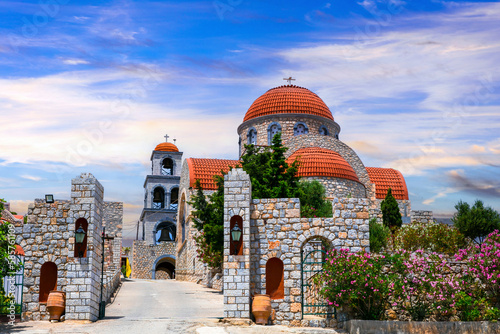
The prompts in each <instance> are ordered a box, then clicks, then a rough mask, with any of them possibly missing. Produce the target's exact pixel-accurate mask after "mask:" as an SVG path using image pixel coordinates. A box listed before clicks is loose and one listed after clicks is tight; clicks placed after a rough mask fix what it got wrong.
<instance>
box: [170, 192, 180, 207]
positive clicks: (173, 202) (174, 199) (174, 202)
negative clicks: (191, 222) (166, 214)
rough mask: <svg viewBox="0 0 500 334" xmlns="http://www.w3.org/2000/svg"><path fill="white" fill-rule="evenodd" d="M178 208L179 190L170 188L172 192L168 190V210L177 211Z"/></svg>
mask: <svg viewBox="0 0 500 334" xmlns="http://www.w3.org/2000/svg"><path fill="white" fill-rule="evenodd" d="M178 206H179V188H172V190H170V205H169V207H168V208H169V209H170V210H177V207H178Z"/></svg>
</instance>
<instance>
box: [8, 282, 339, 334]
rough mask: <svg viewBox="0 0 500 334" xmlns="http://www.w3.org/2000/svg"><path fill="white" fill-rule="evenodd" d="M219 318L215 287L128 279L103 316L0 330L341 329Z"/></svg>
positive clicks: (34, 333)
mask: <svg viewBox="0 0 500 334" xmlns="http://www.w3.org/2000/svg"><path fill="white" fill-rule="evenodd" d="M221 318H223V295H222V293H221V292H219V291H216V290H213V289H208V288H205V287H203V286H201V285H199V284H195V283H191V282H180V281H176V280H126V281H124V282H123V284H122V286H121V288H120V290H119V292H118V295H117V296H116V299H115V300H114V302H113V303H112V304H111V305H108V307H106V317H105V318H104V319H103V320H100V321H97V322H79V321H64V322H58V323H50V322H49V321H30V322H23V323H16V325H15V326H6V324H0V333H2V334H3V333H30V334H49V333H50V334H52V333H54V334H56V333H78V334H114V333H116V334H124V333H140V334H149V333H151V334H153V333H154V334H156V333H197V334H212V333H213V334H224V333H229V334H237V333H242V334H253V333H259V334H266V333H309V334H313V333H319V334H322V333H324V334H327V333H332V334H335V333H339V332H338V331H335V330H332V329H319V328H289V327H285V326H265V327H264V326H258V325H252V326H248V325H238V324H225V323H222V322H219V319H221Z"/></svg>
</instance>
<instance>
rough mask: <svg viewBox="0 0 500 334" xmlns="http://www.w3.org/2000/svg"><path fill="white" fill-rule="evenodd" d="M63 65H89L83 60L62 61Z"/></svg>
mask: <svg viewBox="0 0 500 334" xmlns="http://www.w3.org/2000/svg"><path fill="white" fill-rule="evenodd" d="M63 63H64V64H66V65H82V64H89V62H88V61H86V60H83V59H64V60H63Z"/></svg>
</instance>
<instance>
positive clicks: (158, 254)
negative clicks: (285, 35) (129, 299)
mask: <svg viewBox="0 0 500 334" xmlns="http://www.w3.org/2000/svg"><path fill="white" fill-rule="evenodd" d="M237 132H238V136H239V152H240V156H241V155H242V154H243V153H244V150H245V148H244V145H245V144H254V145H258V146H268V145H270V144H271V139H272V138H273V136H274V135H275V134H276V133H278V132H281V136H282V141H283V145H284V146H285V147H287V148H288V151H287V153H286V156H287V159H288V162H290V163H291V162H292V161H294V160H295V159H298V160H299V161H300V165H299V169H298V176H300V177H301V178H303V179H307V180H318V181H319V182H321V183H322V184H323V185H324V186H325V188H326V191H327V197H328V199H329V200H331V201H332V205H333V212H334V215H333V217H332V218H301V217H300V203H299V200H298V199H288V198H286V199H283V198H279V199H252V196H251V184H250V179H249V177H248V175H247V174H246V173H245V172H244V171H243V170H242V169H238V168H236V169H233V170H231V171H230V172H229V173H228V174H227V175H226V176H225V199H224V200H225V206H224V210H225V211H224V214H225V222H224V236H225V247H224V249H225V251H224V266H223V271H222V272H219V273H217V272H213V271H210V270H208V269H207V268H206V267H205V266H204V264H203V263H201V262H200V261H199V260H198V258H197V253H196V245H195V242H194V240H193V236H194V235H195V234H196V233H197V230H196V229H195V228H194V225H193V221H192V216H191V210H192V207H191V206H190V205H189V202H190V200H191V196H192V195H193V194H194V192H195V189H194V183H195V181H196V180H197V179H199V180H200V181H201V184H202V187H203V189H204V193H205V194H206V195H208V194H210V193H212V192H213V191H214V190H215V189H216V186H215V183H214V180H213V176H214V175H216V174H218V173H220V171H221V170H224V171H225V172H228V171H229V168H230V167H231V166H235V165H237V164H238V162H239V161H238V160H222V159H201V158H187V159H184V161H182V152H179V149H178V148H177V146H176V145H174V144H172V143H169V142H164V143H161V144H159V145H158V146H156V148H155V149H154V151H153V152H152V155H151V162H152V175H148V176H147V177H146V180H145V183H144V190H145V199H144V209H143V212H142V214H141V224H140V227H141V233H140V235H141V236H142V240H137V241H135V242H134V245H133V255H132V256H133V259H132V268H133V269H132V270H133V273H132V277H134V278H174V277H175V278H176V279H178V280H188V281H195V282H200V283H204V284H206V285H207V286H210V287H214V288H218V289H222V290H223V291H224V304H225V317H227V318H249V317H250V306H249V305H250V303H251V299H250V298H251V296H253V295H254V294H260V293H267V294H269V295H270V296H271V299H272V301H273V304H272V305H273V308H274V310H275V313H273V314H274V315H273V320H274V321H275V323H279V324H285V325H286V324H291V325H300V324H302V325H307V324H304V323H303V321H304V315H306V314H308V311H307V305H314V301H315V302H317V296H314V293H313V292H311V291H309V290H308V288H307V286H308V284H307V280H308V279H309V278H310V276H307V275H310V274H304V273H305V272H306V271H305V269H306V268H305V266H306V263H309V262H304V261H305V258H306V257H307V256H308V254H311V252H313V251H314V250H318V251H320V250H321V247H323V246H322V245H323V244H325V243H327V244H329V246H330V247H339V248H340V247H341V248H349V249H351V251H362V250H369V229H368V221H369V219H370V218H371V217H376V218H377V219H381V212H380V210H379V208H380V202H381V201H382V200H383V199H384V198H385V195H386V193H387V190H388V188H389V187H390V188H391V189H392V193H393V195H394V197H395V198H396V200H397V201H398V203H399V206H400V210H401V213H402V215H403V219H404V221H405V222H410V221H413V220H419V221H427V220H430V219H432V217H431V216H432V213H430V212H423V211H411V204H410V201H409V198H408V190H407V187H406V183H405V179H404V177H403V175H402V174H401V173H400V172H399V171H397V170H395V169H392V168H379V167H366V166H365V165H364V164H363V162H362V161H361V159H360V157H359V156H358V155H357V154H356V152H355V151H354V150H353V149H352V148H350V147H349V146H348V145H346V144H345V143H343V142H342V141H341V139H340V126H339V124H338V123H337V122H335V120H334V117H333V115H332V113H331V111H330V109H329V108H328V107H327V105H326V104H325V103H324V102H323V100H322V99H321V98H320V97H319V96H318V95H316V94H315V93H313V92H311V91H310V90H308V89H306V88H303V87H298V86H295V85H284V86H280V87H276V88H272V89H270V90H268V91H267V92H266V93H264V94H263V95H262V96H260V97H259V98H257V99H256V100H255V101H254V102H253V104H252V105H251V106H250V108H249V109H248V111H247V112H246V114H245V115H244V117H243V122H242V123H241V125H240V126H239V127H238V129H237ZM236 225H237V226H238V227H239V228H240V229H241V231H242V239H241V241H240V242H239V244H237V245H236V246H235V247H232V246H231V245H232V243H234V240H232V239H231V233H230V231H231V230H232V229H233V228H234V227H235V226H236ZM309 269H311V268H309ZM307 272H308V273H311V272H314V268H312V269H311V270H307ZM308 277H309V278H308ZM311 300H312V301H313V302H311ZM311 303H312V304H311ZM326 313H328V312H326ZM309 314H312V313H309ZM314 314H317V312H314Z"/></svg>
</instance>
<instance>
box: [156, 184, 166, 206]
mask: <svg viewBox="0 0 500 334" xmlns="http://www.w3.org/2000/svg"><path fill="white" fill-rule="evenodd" d="M164 207H165V190H164V189H163V187H160V186H158V187H156V188H155V189H154V190H153V209H163V208H164Z"/></svg>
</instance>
